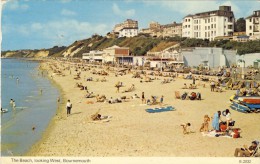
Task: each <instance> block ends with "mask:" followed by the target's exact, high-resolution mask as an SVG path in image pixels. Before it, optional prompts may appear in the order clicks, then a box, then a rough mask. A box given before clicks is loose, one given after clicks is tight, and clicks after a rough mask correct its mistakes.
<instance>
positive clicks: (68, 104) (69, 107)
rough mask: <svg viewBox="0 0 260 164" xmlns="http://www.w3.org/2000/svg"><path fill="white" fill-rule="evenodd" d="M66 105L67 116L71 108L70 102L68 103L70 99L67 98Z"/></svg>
mask: <svg viewBox="0 0 260 164" xmlns="http://www.w3.org/2000/svg"><path fill="white" fill-rule="evenodd" d="M66 107H67V117H68V116H69V115H70V112H71V108H72V104H71V103H70V100H68V102H67V105H66Z"/></svg>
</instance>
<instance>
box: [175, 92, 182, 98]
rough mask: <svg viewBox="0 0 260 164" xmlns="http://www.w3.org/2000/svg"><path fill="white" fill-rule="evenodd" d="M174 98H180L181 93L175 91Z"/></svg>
mask: <svg viewBox="0 0 260 164" xmlns="http://www.w3.org/2000/svg"><path fill="white" fill-rule="evenodd" d="M175 99H181V95H180V92H179V91H175Z"/></svg>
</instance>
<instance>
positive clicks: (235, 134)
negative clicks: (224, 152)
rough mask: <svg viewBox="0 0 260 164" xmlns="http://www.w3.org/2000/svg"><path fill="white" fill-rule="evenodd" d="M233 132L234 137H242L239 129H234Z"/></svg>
mask: <svg viewBox="0 0 260 164" xmlns="http://www.w3.org/2000/svg"><path fill="white" fill-rule="evenodd" d="M233 132H234V134H233V138H239V137H240V132H239V129H234V130H233Z"/></svg>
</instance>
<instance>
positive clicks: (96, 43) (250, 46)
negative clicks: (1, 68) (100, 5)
mask: <svg viewBox="0 0 260 164" xmlns="http://www.w3.org/2000/svg"><path fill="white" fill-rule="evenodd" d="M177 43H181V44H180V45H181V47H182V48H185V47H221V48H224V49H233V50H237V52H238V54H240V55H241V54H246V53H259V52H260V40H255V41H248V42H244V43H242V42H235V41H229V40H220V41H209V40H207V39H204V40H203V39H194V38H181V37H168V38H162V37H159V38H154V37H150V36H147V35H138V36H135V37H132V38H126V37H122V38H114V37H111V38H108V37H103V36H99V35H93V36H92V37H90V38H87V39H84V40H78V41H75V42H74V43H72V44H71V45H69V46H67V47H65V46H63V47H58V46H54V47H52V48H50V49H41V50H18V51H4V52H2V56H6V57H39V56H40V57H41V55H42V56H43V57H46V56H49V57H63V56H64V55H65V54H71V57H82V54H83V53H87V52H89V51H91V50H103V49H105V48H107V47H111V46H113V45H117V46H120V47H129V48H130V54H131V55H135V56H141V55H145V54H146V53H147V52H148V51H162V50H164V49H166V48H168V47H171V46H173V45H175V44H177Z"/></svg>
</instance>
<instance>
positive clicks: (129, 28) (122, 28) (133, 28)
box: [120, 27, 138, 31]
mask: <svg viewBox="0 0 260 164" xmlns="http://www.w3.org/2000/svg"><path fill="white" fill-rule="evenodd" d="M124 29H138V27H124V28H122V29H120V31H122V30H124Z"/></svg>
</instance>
